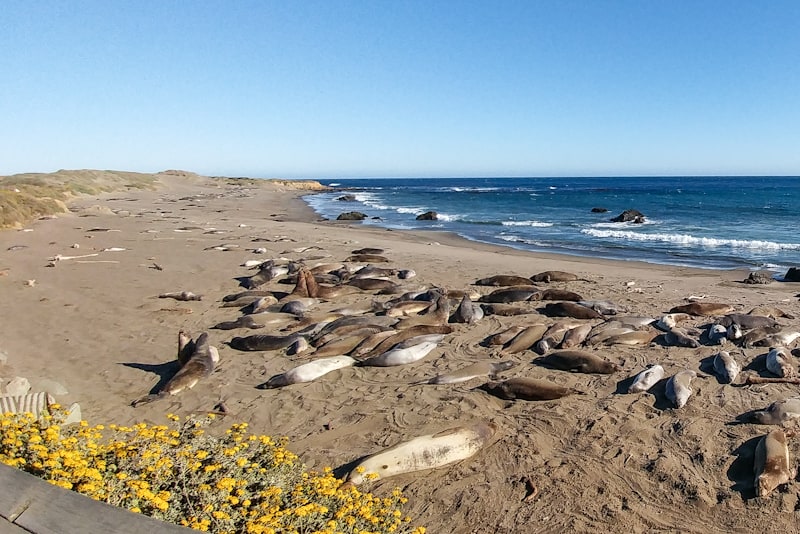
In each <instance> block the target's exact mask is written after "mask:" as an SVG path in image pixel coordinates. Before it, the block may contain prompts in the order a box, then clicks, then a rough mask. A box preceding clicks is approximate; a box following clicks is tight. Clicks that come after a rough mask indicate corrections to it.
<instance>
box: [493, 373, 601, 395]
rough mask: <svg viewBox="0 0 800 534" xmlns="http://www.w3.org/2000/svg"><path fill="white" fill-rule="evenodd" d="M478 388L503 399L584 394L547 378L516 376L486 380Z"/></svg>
mask: <svg viewBox="0 0 800 534" xmlns="http://www.w3.org/2000/svg"><path fill="white" fill-rule="evenodd" d="M478 389H482V390H483V391H485V392H487V393H489V394H490V395H494V396H495V397H498V398H500V399H503V400H526V401H547V400H555V399H560V398H561V397H566V396H567V395H585V393H584V392H583V391H578V390H577V389H574V388H568V387H564V386H559V385H558V384H554V383H552V382H548V381H547V380H539V379H536V378H527V377H518V378H509V379H508V380H503V381H502V382H487V383H485V384H483V385H481V386H478Z"/></svg>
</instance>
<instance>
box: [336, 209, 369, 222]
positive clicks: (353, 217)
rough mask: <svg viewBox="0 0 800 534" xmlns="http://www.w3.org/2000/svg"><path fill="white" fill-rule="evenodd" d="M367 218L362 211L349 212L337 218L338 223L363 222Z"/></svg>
mask: <svg viewBox="0 0 800 534" xmlns="http://www.w3.org/2000/svg"><path fill="white" fill-rule="evenodd" d="M366 218H367V215H366V214H365V213H361V212H360V211H347V212H345V213H341V214H339V216H338V217H336V220H337V221H363V220H364V219H366Z"/></svg>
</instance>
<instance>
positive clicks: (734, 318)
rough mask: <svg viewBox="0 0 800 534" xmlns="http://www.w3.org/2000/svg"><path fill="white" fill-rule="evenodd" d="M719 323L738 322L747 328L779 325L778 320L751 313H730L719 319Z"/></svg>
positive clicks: (730, 323)
mask: <svg viewBox="0 0 800 534" xmlns="http://www.w3.org/2000/svg"><path fill="white" fill-rule="evenodd" d="M717 324H721V325H722V326H730V325H732V324H738V325H739V326H741V327H742V328H744V329H745V330H750V329H752V328H763V327H774V326H779V323H778V321H776V320H775V319H771V318H769V317H765V316H763V315H750V314H744V313H729V314H728V315H725V316H723V317H720V318H719V320H718V321H717Z"/></svg>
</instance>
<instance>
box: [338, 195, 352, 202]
mask: <svg viewBox="0 0 800 534" xmlns="http://www.w3.org/2000/svg"><path fill="white" fill-rule="evenodd" d="M336 200H341V201H343V202H354V201H355V200H356V196H355V195H342V196H340V197H339V198H337V199H336Z"/></svg>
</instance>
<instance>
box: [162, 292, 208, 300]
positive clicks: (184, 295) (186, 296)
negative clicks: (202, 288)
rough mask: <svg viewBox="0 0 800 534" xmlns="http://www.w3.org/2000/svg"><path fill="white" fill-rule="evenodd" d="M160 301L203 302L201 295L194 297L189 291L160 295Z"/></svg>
mask: <svg viewBox="0 0 800 534" xmlns="http://www.w3.org/2000/svg"><path fill="white" fill-rule="evenodd" d="M158 298H160V299H175V300H182V301H191V300H203V295H196V294H195V293H192V292H191V291H173V292H172V293H161V294H160V295H159V296H158Z"/></svg>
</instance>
